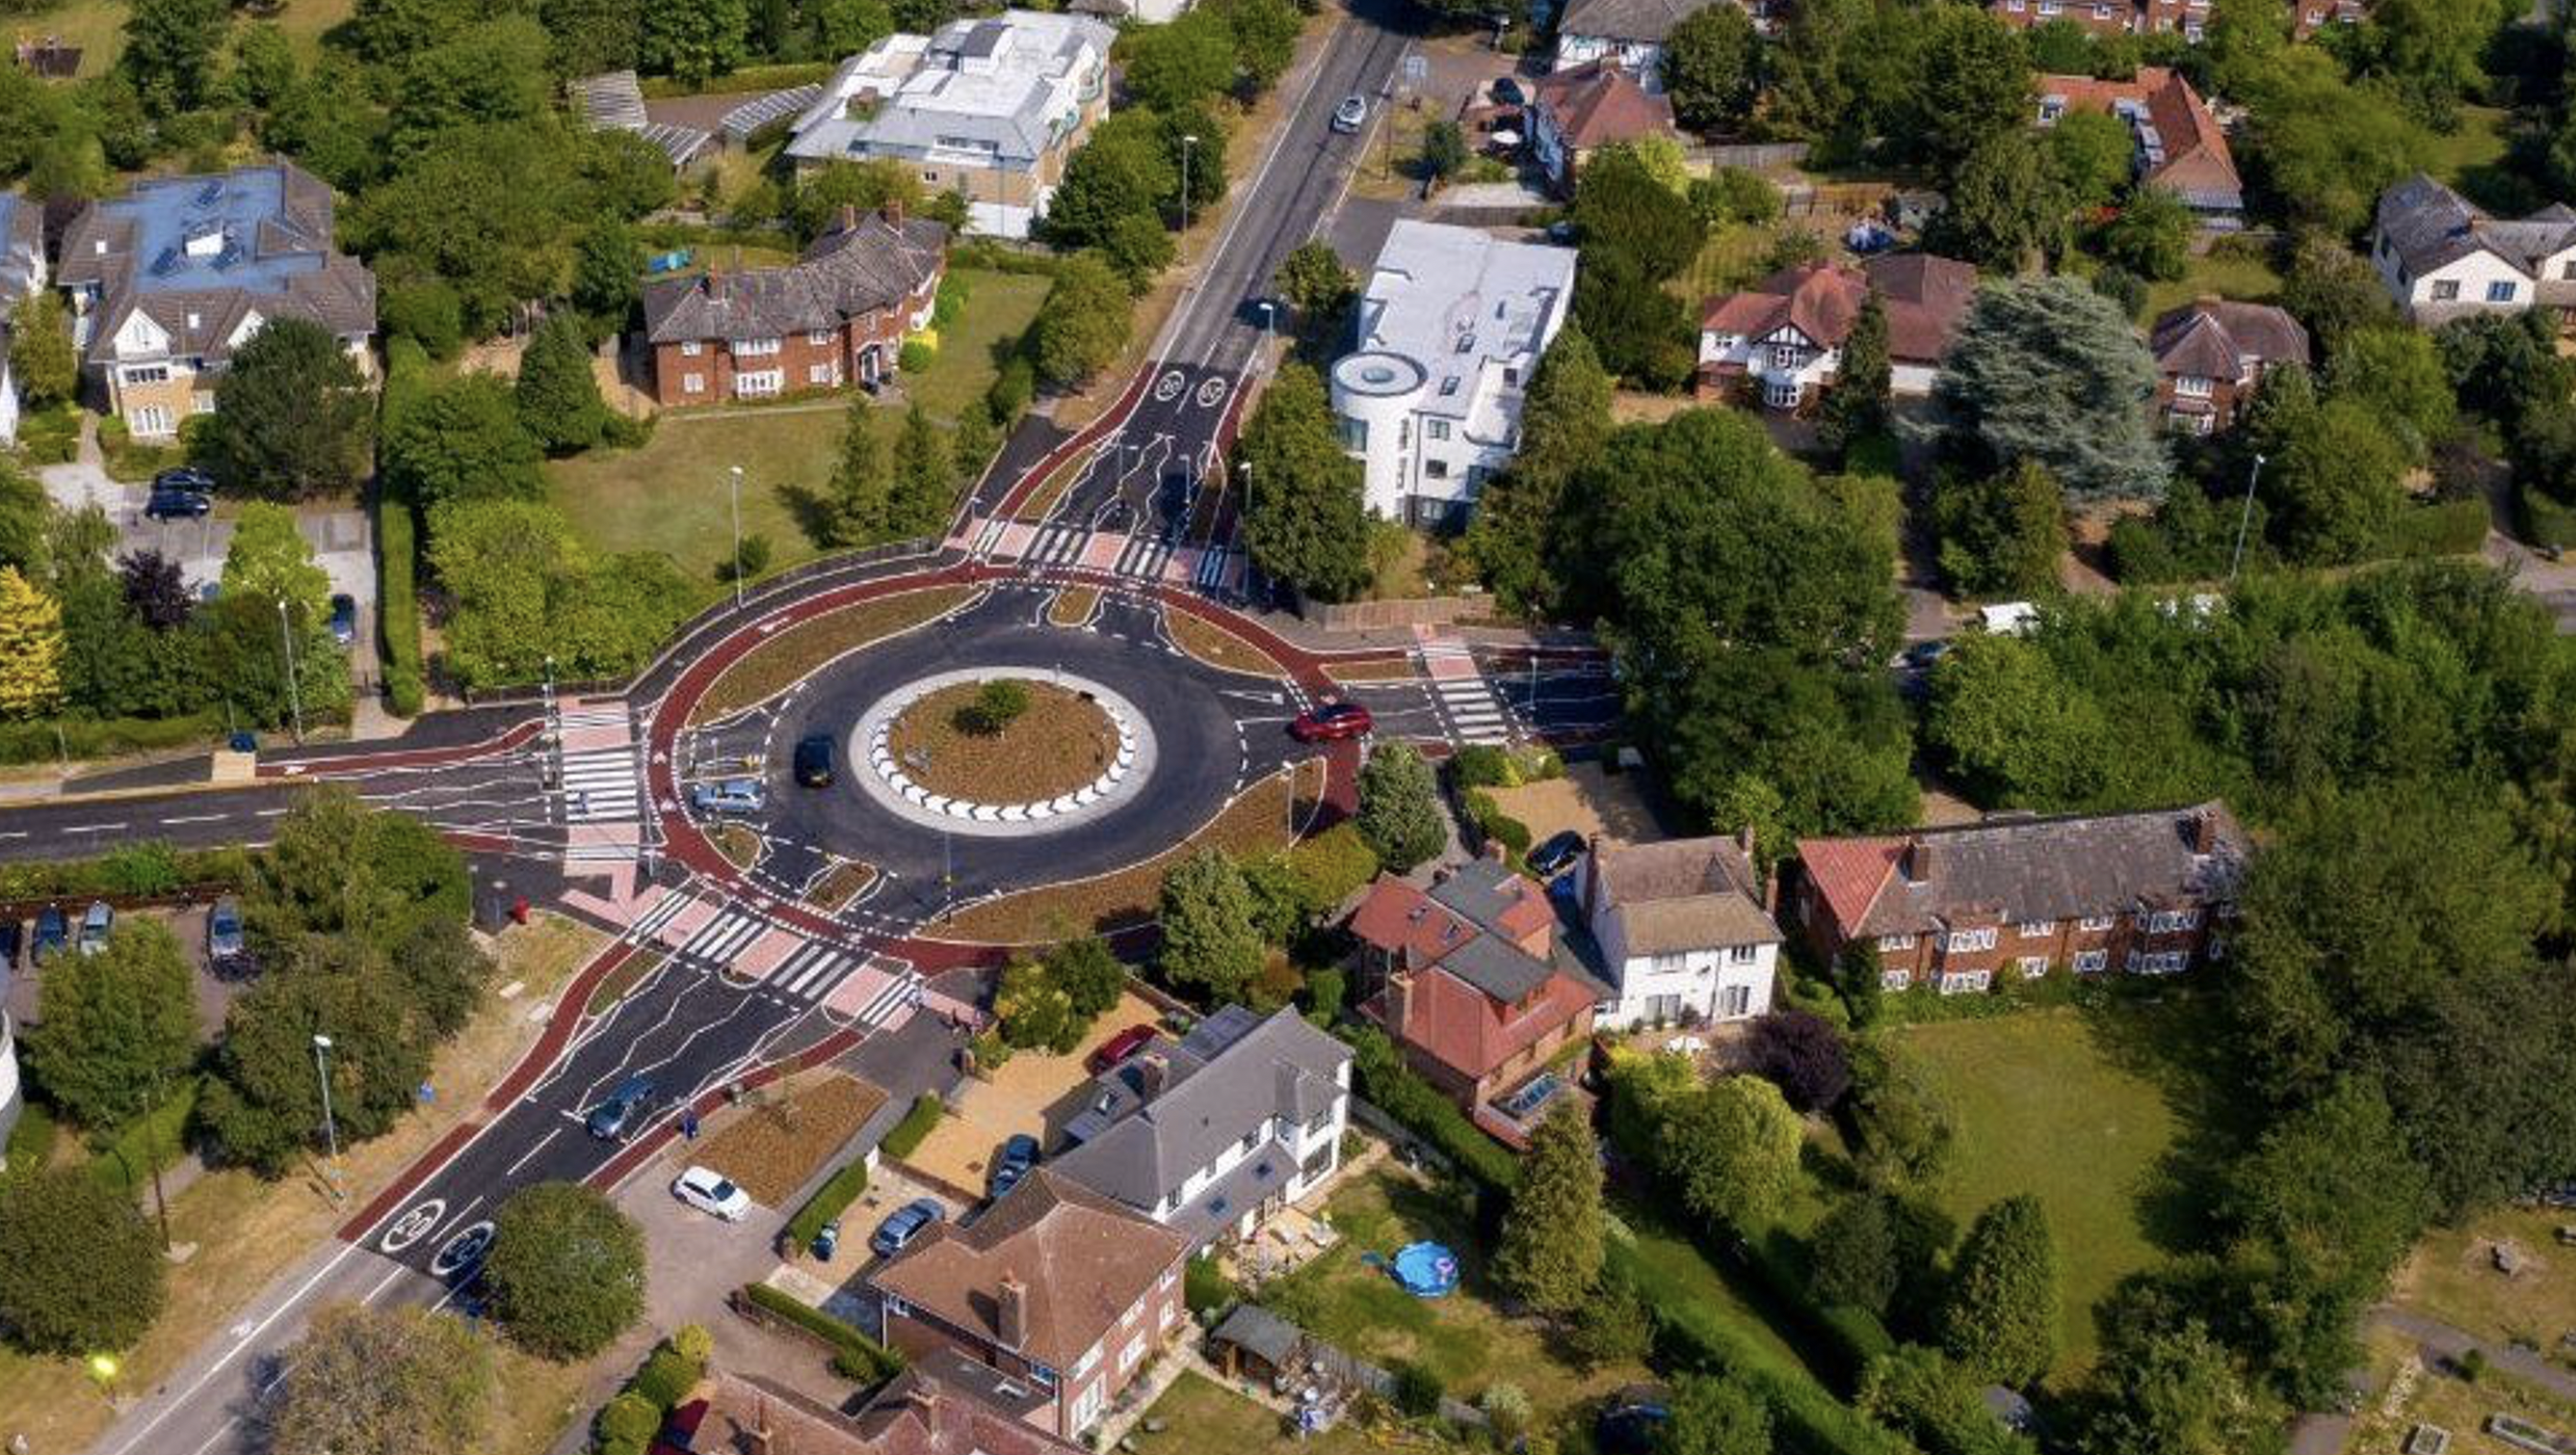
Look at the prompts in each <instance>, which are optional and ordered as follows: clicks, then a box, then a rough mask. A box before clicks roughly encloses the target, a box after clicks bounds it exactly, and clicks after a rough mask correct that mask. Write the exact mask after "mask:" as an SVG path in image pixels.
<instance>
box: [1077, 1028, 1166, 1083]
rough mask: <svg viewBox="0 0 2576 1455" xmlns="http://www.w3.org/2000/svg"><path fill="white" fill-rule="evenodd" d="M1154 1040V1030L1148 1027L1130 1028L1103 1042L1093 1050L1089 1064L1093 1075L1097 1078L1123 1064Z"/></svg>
mask: <svg viewBox="0 0 2576 1455" xmlns="http://www.w3.org/2000/svg"><path fill="white" fill-rule="evenodd" d="M1153 1039H1154V1028H1153V1027H1152V1026H1148V1025H1133V1026H1129V1027H1128V1028H1127V1029H1125V1030H1123V1031H1120V1032H1119V1033H1118V1034H1116V1035H1114V1036H1111V1037H1110V1038H1109V1039H1108V1040H1105V1041H1103V1042H1101V1043H1100V1044H1099V1045H1098V1046H1097V1047H1095V1048H1094V1049H1093V1050H1092V1053H1091V1060H1090V1062H1089V1063H1088V1064H1089V1065H1090V1067H1091V1074H1092V1075H1094V1076H1097V1075H1099V1074H1100V1073H1102V1072H1104V1071H1107V1070H1109V1069H1111V1068H1112V1067H1115V1066H1118V1065H1121V1064H1123V1063H1124V1062H1125V1061H1126V1060H1127V1058H1128V1057H1130V1056H1133V1055H1135V1054H1136V1053H1137V1052H1139V1051H1141V1050H1144V1049H1145V1046H1146V1044H1147V1043H1148V1042H1150V1041H1152V1040H1153Z"/></svg>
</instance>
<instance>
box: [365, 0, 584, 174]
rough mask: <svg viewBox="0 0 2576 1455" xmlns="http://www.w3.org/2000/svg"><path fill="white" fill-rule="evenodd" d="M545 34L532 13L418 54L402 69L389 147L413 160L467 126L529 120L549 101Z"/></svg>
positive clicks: (497, 21) (471, 31)
mask: <svg viewBox="0 0 2576 1455" xmlns="http://www.w3.org/2000/svg"><path fill="white" fill-rule="evenodd" d="M545 51H546V35H545V31H544V29H543V27H541V26H539V25H538V24H537V22H536V21H535V20H534V19H533V18H531V17H529V16H526V15H504V16H501V17H499V18H497V19H493V20H489V21H486V22H483V23H481V24H477V25H473V26H469V27H467V28H465V29H464V30H461V31H459V32H457V33H456V34H455V35H453V36H450V37H448V38H447V39H445V40H442V41H440V42H439V43H438V44H436V45H433V46H428V47H425V48H423V49H421V50H417V51H414V52H413V53H412V55H411V57H410V59H409V60H407V61H406V62H404V64H403V66H402V69H401V77H400V83H399V85H398V86H397V87H396V94H395V97H394V104H393V114H392V117H391V119H390V122H389V124H388V127H387V131H386V137H385V140H386V145H387V148H388V149H389V150H390V151H391V152H392V154H393V155H395V156H397V157H405V156H410V155H411V154H413V153H414V152H417V151H419V150H420V149H421V148H423V147H425V146H427V145H429V144H430V143H431V142H432V141H435V140H436V139H437V138H438V137H439V136H440V135H442V134H443V133H446V132H450V131H454V130H457V129H459V128H462V127H469V126H479V125H490V124H497V123H506V122H525V121H530V120H533V119H535V118H537V117H538V116H540V115H542V114H543V113H544V111H545V109H546V103H547V100H548V90H549V84H548V77H547V75H546V72H545Z"/></svg>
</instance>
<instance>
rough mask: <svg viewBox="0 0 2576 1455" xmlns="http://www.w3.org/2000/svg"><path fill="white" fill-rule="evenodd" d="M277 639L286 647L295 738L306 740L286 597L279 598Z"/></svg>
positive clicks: (293, 638)
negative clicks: (288, 624)
mask: <svg viewBox="0 0 2576 1455" xmlns="http://www.w3.org/2000/svg"><path fill="white" fill-rule="evenodd" d="M277 641H278V645H280V646H282V647H284V648H285V649H286V700H287V702H288V703H289V704H290V705H291V706H292V707H293V708H294V709H295V740H296V741H297V742H299V743H300V742H302V741H304V692H303V689H302V688H300V687H298V686H297V685H296V681H295V633H294V631H293V630H292V629H290V628H289V627H288V626H287V624H286V598H285V597H283V596H281V597H279V598H277Z"/></svg>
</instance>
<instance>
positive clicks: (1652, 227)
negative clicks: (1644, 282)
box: [1573, 148, 1708, 344]
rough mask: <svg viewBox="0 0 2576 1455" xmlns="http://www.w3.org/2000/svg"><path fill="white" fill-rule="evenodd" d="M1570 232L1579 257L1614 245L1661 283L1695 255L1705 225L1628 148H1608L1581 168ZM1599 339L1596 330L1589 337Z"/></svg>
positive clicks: (1590, 256)
mask: <svg viewBox="0 0 2576 1455" xmlns="http://www.w3.org/2000/svg"><path fill="white" fill-rule="evenodd" d="M1573 221H1574V229H1575V235H1576V236H1577V237H1579V238H1581V239H1582V243H1583V253H1584V257H1583V263H1584V266H1586V267H1589V266H1591V265H1592V263H1593V259H1594V257H1595V256H1596V255H1597V254H1599V253H1601V252H1603V251H1605V250H1615V251H1618V252H1623V253H1625V254H1627V255H1628V256H1629V257H1630V258H1631V259H1632V260H1634V262H1635V263H1636V265H1637V266H1638V267H1639V268H1640V269H1642V270H1643V271H1644V273H1645V274H1646V276H1648V277H1649V278H1652V279H1653V280H1654V281H1656V282H1658V283H1661V282H1663V281H1665V280H1666V279H1669V278H1675V277H1678V276H1680V274H1681V271H1682V269H1684V268H1687V267H1689V266H1690V264H1691V261H1692V260H1693V259H1695V258H1697V257H1698V256H1699V249H1700V244H1701V243H1702V242H1703V241H1705V240H1706V238H1707V235H1708V229H1707V228H1706V226H1705V225H1703V224H1702V223H1701V222H1700V219H1699V214H1698V213H1697V212H1695V211H1693V210H1692V209H1691V205H1690V203H1689V202H1688V201H1687V200H1686V199H1684V198H1683V197H1682V196H1681V195H1680V194H1678V193H1676V192H1674V191H1673V189H1672V188H1670V187H1667V186H1665V185H1664V184H1663V183H1662V182H1661V181H1659V180H1657V178H1656V177H1655V175H1654V174H1653V173H1652V172H1650V171H1648V170H1647V168H1646V165H1645V163H1644V161H1643V160H1641V159H1640V158H1639V157H1638V155H1637V154H1636V153H1635V152H1634V151H1632V150H1622V149H1618V148H1607V149H1605V150H1604V151H1603V153H1602V154H1601V155H1600V156H1597V157H1595V158H1593V159H1592V162H1591V164H1590V165H1588V166H1586V167H1585V168H1584V169H1583V172H1582V175H1581V177H1580V178H1579V179H1578V180H1577V181H1576V183H1575V188H1574V213H1573ZM1593 342H1594V343H1596V344H1598V343H1600V342H1601V340H1600V339H1599V338H1598V337H1597V336H1596V337H1595V338H1594V340H1593Z"/></svg>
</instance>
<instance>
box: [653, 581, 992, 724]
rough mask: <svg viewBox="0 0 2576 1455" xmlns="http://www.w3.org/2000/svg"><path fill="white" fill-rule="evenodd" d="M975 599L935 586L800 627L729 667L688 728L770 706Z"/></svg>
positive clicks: (968, 591)
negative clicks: (846, 658) (825, 670)
mask: <svg viewBox="0 0 2576 1455" xmlns="http://www.w3.org/2000/svg"><path fill="white" fill-rule="evenodd" d="M974 595H975V588H974V587H971V586H931V587H925V588H923V589H922V590H919V591H906V592H901V593H899V594H897V595H893V596H881V597H878V598H877V599H875V600H873V601H863V602H860V603H859V604H858V605H856V606H845V607H843V608H841V609H840V610H839V611H834V612H827V613H825V614H824V615H822V616H818V617H815V618H813V619H812V620H810V621H802V622H798V623H797V624H796V625H794V626H791V627H789V628H787V629H786V630H785V631H782V632H778V633H775V634H773V635H772V636H771V637H770V638H769V640H767V641H765V642H762V643H761V644H760V645H759V646H756V647H754V648H752V649H751V650H750V651H748V652H745V653H743V655H742V656H741V657H740V658H738V659H736V660H735V662H734V664H733V665H732V666H730V667H727V668H725V670H724V674H723V675H722V676H719V677H718V678H716V680H715V681H714V682H713V683H712V684H710V685H709V686H708V688H707V690H706V693H705V695H704V696H701V697H700V698H699V699H698V703H697V706H696V707H694V708H692V709H691V710H690V712H689V725H690V726H692V727H695V726H697V725H698V724H700V723H708V722H713V721H715V720H716V719H718V718H722V717H729V716H731V715H732V714H734V713H737V712H740V711H741V710H743V709H744V708H746V707H756V706H758V705H759V704H761V703H764V702H767V701H768V700H769V699H771V698H773V697H776V696H777V695H778V694H779V693H781V692H784V691H786V690H787V689H788V688H790V687H793V686H795V685H796V684H797V683H799V682H802V681H804V680H805V679H806V677H808V676H809V675H811V674H812V673H814V672H815V671H817V670H819V669H820V668H822V667H823V666H824V665H825V664H827V663H829V662H830V661H832V660H833V659H834V658H836V657H838V656H840V655H841V654H843V653H844V652H854V651H857V650H858V649H859V648H861V647H864V646H867V645H868V644H870V643H871V642H877V641H882V640H884V639H885V638H887V637H890V636H893V635H894V634H895V633H897V632H899V631H903V630H905V629H906V628H909V627H916V626H919V625H921V624H922V623H923V622H926V621H933V620H936V619H937V618H939V617H943V616H946V615H947V614H948V613H950V612H952V611H955V610H956V609H957V608H958V607H960V606H963V605H965V604H966V602H967V601H968V600H970V599H971V598H973V596H974Z"/></svg>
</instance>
